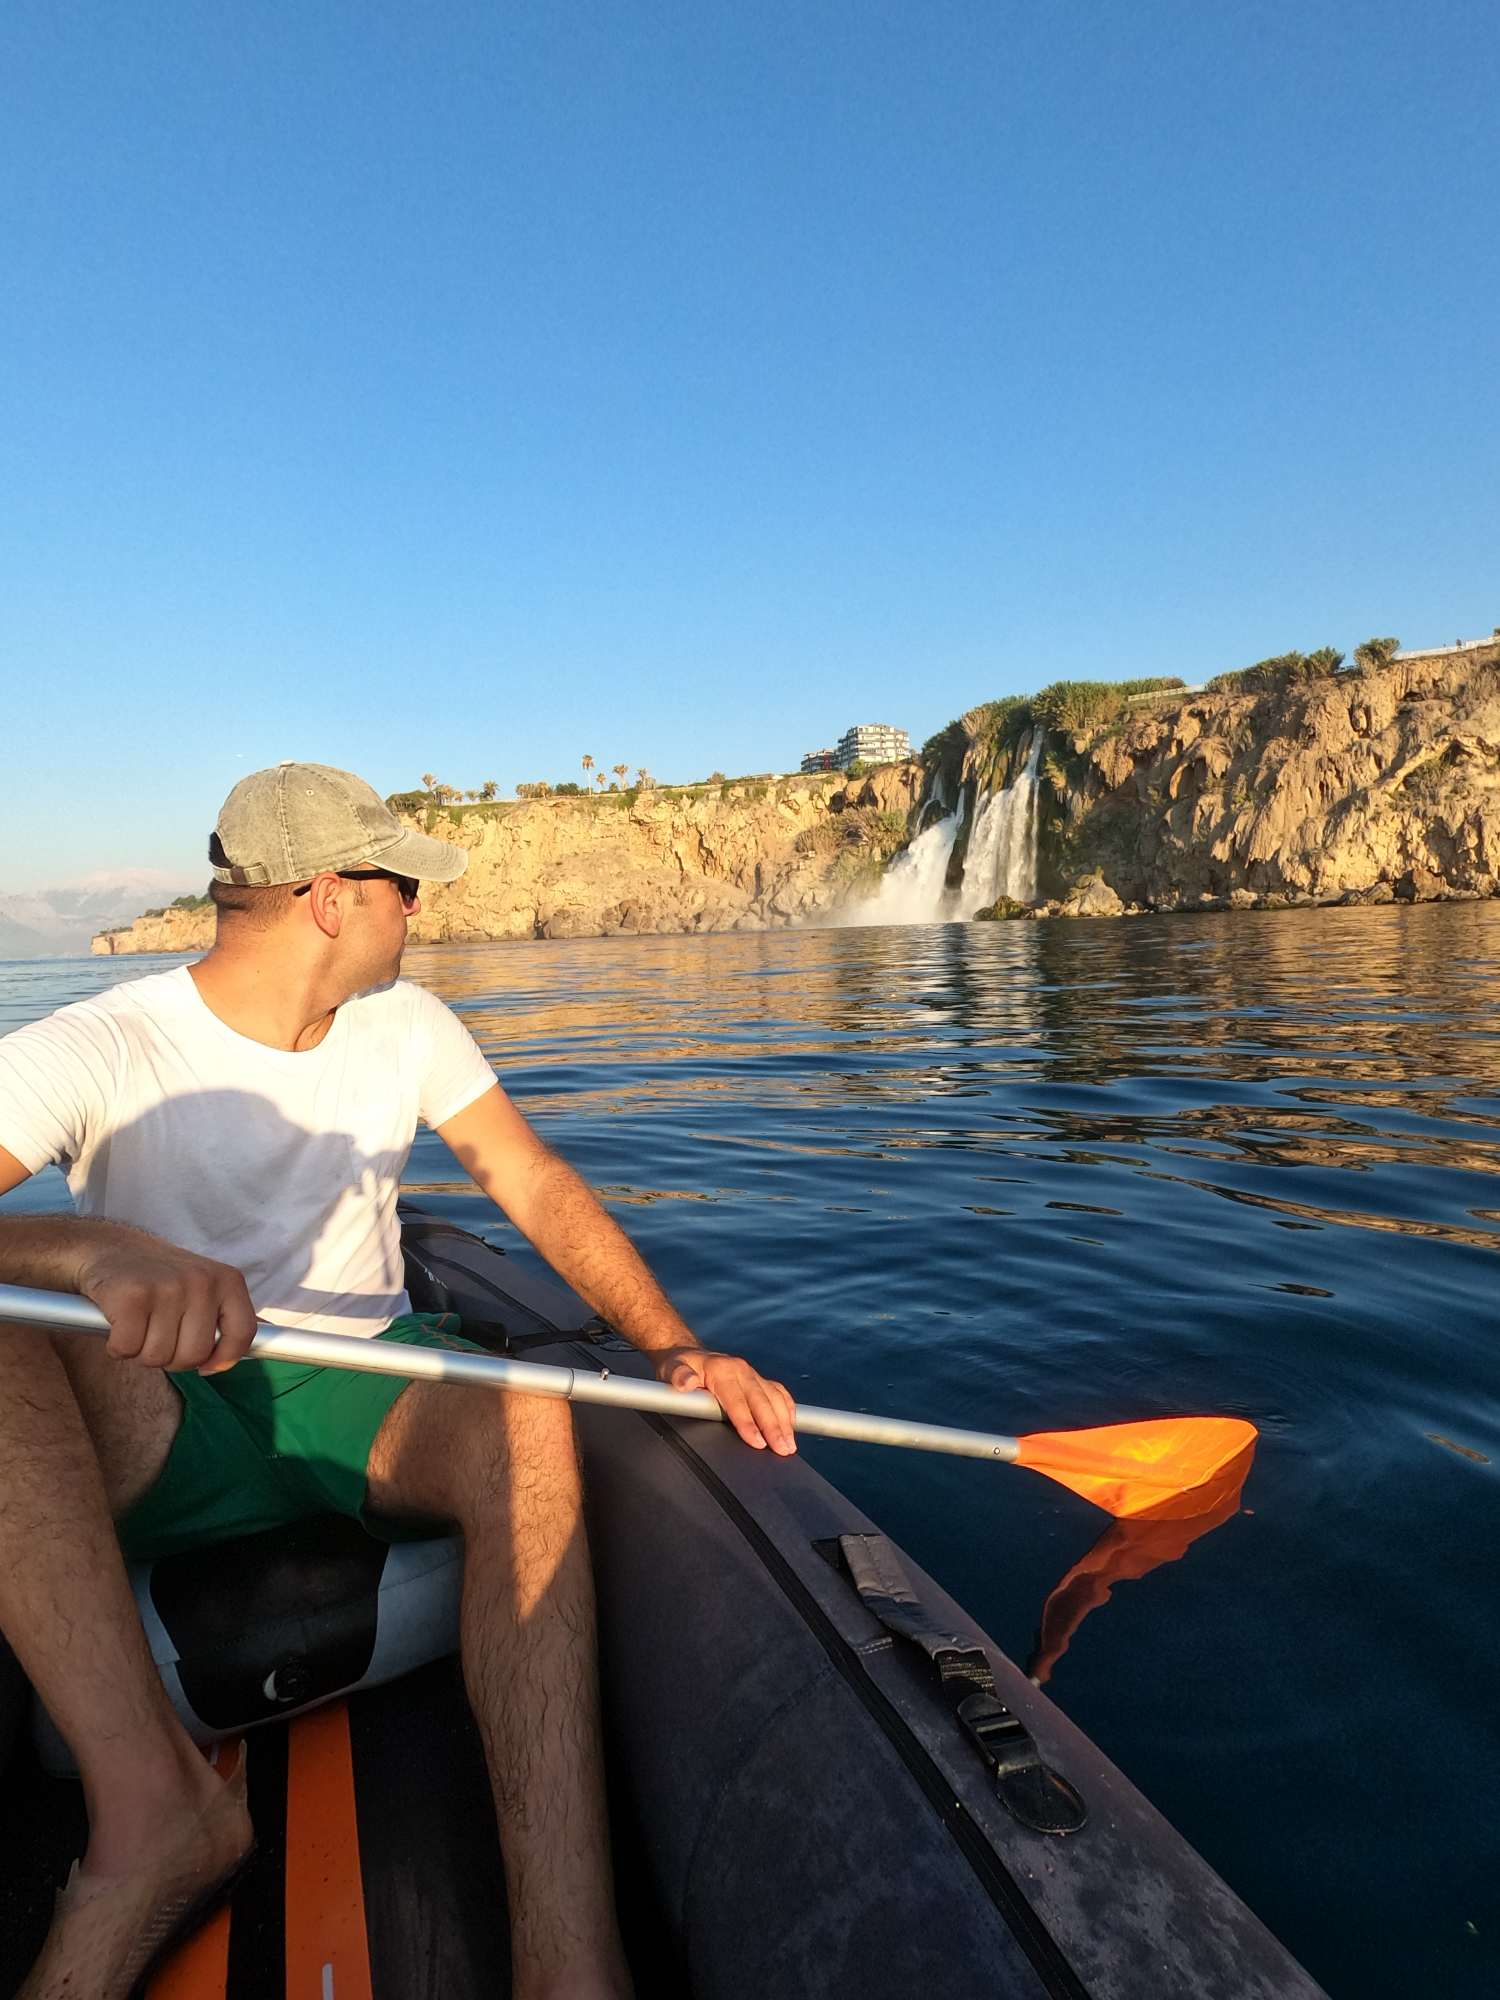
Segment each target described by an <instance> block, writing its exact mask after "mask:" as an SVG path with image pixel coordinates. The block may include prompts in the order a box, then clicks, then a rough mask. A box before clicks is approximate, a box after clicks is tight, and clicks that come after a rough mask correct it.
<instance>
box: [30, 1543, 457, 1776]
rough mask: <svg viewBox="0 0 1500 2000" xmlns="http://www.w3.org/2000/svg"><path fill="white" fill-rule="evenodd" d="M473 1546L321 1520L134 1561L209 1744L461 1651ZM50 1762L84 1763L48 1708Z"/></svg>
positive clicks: (139, 1598)
mask: <svg viewBox="0 0 1500 2000" xmlns="http://www.w3.org/2000/svg"><path fill="white" fill-rule="evenodd" d="M462 1574H463V1542H462V1540H461V1539H460V1538H459V1537H458V1536H456V1535H438V1536H434V1537H433V1538H432V1539H430V1540H426V1541H410V1542H393V1543H387V1542H382V1541H377V1540H376V1539H375V1537H374V1536H372V1535H370V1534H367V1533H366V1531H365V1530H364V1529H363V1528H362V1527H361V1526H360V1524H359V1523H358V1522H357V1521H351V1520H347V1519H345V1518H344V1517H342V1516H339V1515H333V1514H330V1515H322V1516H318V1517H316V1518H314V1519H311V1520H307V1521H299V1522H297V1523H295V1524H294V1525H293V1526H291V1527H282V1528H271V1529H268V1530H267V1531H266V1532H264V1533H263V1534H257V1535H246V1536H243V1537H241V1538H240V1539H238V1540H236V1541H230V1542H221V1543H218V1544H216V1545H215V1546H213V1547H211V1548H205V1549H194V1550H192V1551H191V1552H189V1553H188V1554H185V1555H174V1556H163V1557H159V1558H158V1559H157V1560H156V1561H154V1562H144V1563H132V1564H131V1565H130V1566H129V1576H130V1581H131V1586H132V1588H133V1590H134V1592H135V1600H136V1605H137V1607H138V1609H139V1611H140V1614H141V1623H142V1625H143V1627H144V1628H145V1633H146V1640H147V1643H148V1645H149V1646H150V1648H151V1656H152V1658H153V1659H154V1660H155V1662H156V1666H157V1670H158V1672H159V1673H160V1674H161V1677H162V1680H163V1682H164V1683H165V1685H166V1688H167V1692H168V1693H169V1694H170V1696H171V1698H172V1702H173V1705H174V1707H175V1708H176V1710H177V1712H178V1714H179V1715H180V1716H181V1718H182V1720H183V1723H184V1724H185V1726H186V1727H187V1730H188V1733H189V1734H190V1735H191V1736H192V1737H193V1739H194V1740H195V1742H198V1743H211V1742H213V1741H214V1740H215V1739H216V1738H218V1737H222V1736H238V1735H239V1734H240V1733H241V1732H242V1731H244V1730H246V1729H253V1728H254V1727H255V1726H256V1725H257V1724H258V1723H264V1722H277V1721H282V1720H284V1719H285V1718H286V1717H287V1716H289V1715H295V1714H296V1713H297V1712H298V1711H299V1710H301V1709H306V1708H313V1707H316V1706H317V1704H318V1703H319V1702H324V1701H329V1700H331V1699H332V1698H333V1697H334V1696H335V1695H339V1694H347V1693H349V1692H350V1691H352V1690H353V1689H355V1688H361V1687H378V1686H379V1685H381V1683H383V1682H385V1681H390V1680H394V1679H396V1677H397V1676H398V1675H400V1674H404V1673H409V1672H410V1671H411V1670H412V1669H413V1668H415V1667H420V1666H425V1665H426V1664H427V1662H428V1661H430V1660H437V1659H442V1658H444V1657H445V1656H446V1655H448V1654H450V1653H453V1652H456V1651H457V1649H458V1604H459V1590H460V1585H461V1582H462ZM33 1736H34V1739H35V1742H36V1747H37V1752H38V1755H39V1757H40V1759H41V1762H42V1764H43V1767H44V1768H45V1769H47V1770H49V1771H52V1772H54V1773H57V1774H59V1775H63V1774H67V1773H70V1772H71V1771H72V1769H73V1762H72V1757H71V1754H70V1752H69V1751H68V1749H67V1746H66V1745H65V1744H64V1743H63V1741H62V1738H61V1737H60V1736H59V1735H58V1733H57V1731H56V1729H55V1727H54V1726H53V1724H52V1721H51V1718H50V1717H49V1716H48V1715H47V1713H46V1711H45V1709H44V1708H43V1707H42V1705H41V1704H40V1702H38V1703H37V1704H36V1705H35V1719H34V1725H33Z"/></svg>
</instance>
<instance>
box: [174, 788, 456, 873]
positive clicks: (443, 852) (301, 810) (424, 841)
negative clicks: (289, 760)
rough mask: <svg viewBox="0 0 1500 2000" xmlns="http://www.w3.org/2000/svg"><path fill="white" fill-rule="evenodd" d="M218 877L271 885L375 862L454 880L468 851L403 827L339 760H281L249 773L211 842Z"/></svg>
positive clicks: (388, 868)
mask: <svg viewBox="0 0 1500 2000" xmlns="http://www.w3.org/2000/svg"><path fill="white" fill-rule="evenodd" d="M208 858H209V860H210V861H211V862H212V863H213V871H214V880H215V881H216V882H237V883H241V884H244V885H245V886H247V887H255V888H264V887H269V886H270V885H271V884H272V883H278V882H306V881H308V880H309V879H310V877H312V876H314V875H321V874H324V873H337V872H338V870H340V869H341V868H359V867H363V866H366V865H373V866H375V867H378V868H383V869H385V870H386V872H387V873H388V874H391V875H415V876H416V877H417V879H418V880H419V881H422V882H452V881H453V880H454V879H455V878H456V877H457V876H459V875H462V874H463V872H464V870H465V868H467V867H468V865H469V856H468V851H467V850H466V849H465V848H462V847H456V846H454V844H453V842H452V841H448V840H434V839H432V837H431V836H430V835H429V834H425V833H413V832H412V830H411V828H410V827H406V826H403V825H402V824H401V822H400V820H398V819H397V817H396V815H395V814H394V813H393V812H392V811H391V809H390V807H389V806H388V805H387V804H386V803H385V800H384V799H382V798H381V797H380V795H379V793H378V792H376V791H374V790H373V789H372V788H371V787H370V786H369V785H367V784H366V783H365V781H364V779H363V778H356V777H355V775H354V773H353V772H352V771H339V770H335V768H334V767H333V765H331V764H277V765H275V766H274V767H273V768H272V769H271V770H269V771H252V772H251V773H250V776H249V777H248V778H241V779H240V781H239V783H238V784H237V785H236V786H235V788H234V790H233V791H232V792H231V793H230V794H229V797H228V798H227V799H226V800H225V801H224V805H223V809H222V810H221V812H220V814H219V823H218V825H217V826H216V827H215V828H214V831H213V837H212V838H211V839H210V841H209V843H208Z"/></svg>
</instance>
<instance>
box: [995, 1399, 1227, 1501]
mask: <svg viewBox="0 0 1500 2000" xmlns="http://www.w3.org/2000/svg"><path fill="white" fill-rule="evenodd" d="M1255 1437H1256V1431H1255V1426H1254V1424H1248V1423H1246V1422H1245V1421H1244V1419H1243V1418H1241V1417H1151V1418H1148V1419H1147V1421H1146V1422H1144V1423H1139V1424H1107V1425H1105V1426H1104V1428H1103V1429H1102V1430H1092V1431H1035V1432H1033V1433H1032V1435H1031V1436H1030V1437H1023V1438H1018V1439H1017V1440H1016V1442H1017V1444H1019V1446H1020V1447H1021V1449H1020V1451H1019V1452H1018V1453H1017V1455H1016V1463H1017V1465H1029V1466H1030V1467H1031V1470H1032V1471H1033V1472H1040V1473H1041V1474H1042V1475H1043V1476H1044V1477H1045V1478H1047V1479H1055V1480H1056V1481H1057V1483H1058V1485H1059V1486H1066V1487H1069V1488H1070V1489H1071V1490H1072V1491H1073V1492H1074V1493H1081V1494H1082V1495H1083V1497H1084V1499H1085V1500H1092V1501H1093V1503H1094V1505H1095V1506H1096V1507H1103V1508H1104V1509H1105V1511H1106V1512H1107V1513H1110V1514H1114V1515H1117V1516H1122V1517H1123V1516H1129V1515H1133V1514H1149V1513H1152V1512H1154V1511H1156V1510H1157V1509H1158V1508H1160V1507H1161V1505H1162V1503H1163V1502H1164V1501H1167V1500H1170V1499H1171V1498H1172V1496H1173V1495H1174V1494H1177V1493H1189V1492H1191V1491H1192V1490H1193V1489H1194V1488H1195V1487H1199V1486H1205V1485H1207V1484H1208V1483H1209V1482H1210V1481H1211V1480H1213V1479H1215V1478H1217V1477H1218V1475H1219V1474H1220V1473H1221V1472H1223V1470H1224V1468H1225V1467H1226V1466H1227V1465H1228V1464H1229V1462H1230V1461H1231V1459H1233V1458H1234V1457H1235V1456H1236V1455H1237V1454H1238V1453H1239V1452H1242V1451H1246V1450H1248V1448H1249V1447H1250V1446H1251V1445H1252V1444H1253V1443H1254V1442H1255Z"/></svg>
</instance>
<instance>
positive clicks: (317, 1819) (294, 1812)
mask: <svg viewBox="0 0 1500 2000" xmlns="http://www.w3.org/2000/svg"><path fill="white" fill-rule="evenodd" d="M286 2000H371V1993H370V1945H369V1940H368V1938H367V1937H366V1935H365V1892H364V1884H363V1883H362V1881H361V1879H360V1870H359V1829H358V1826H357V1824H356V1821H355V1816H354V1759H353V1755H352V1753H351V1750H350V1747H349V1712H348V1710H347V1709H346V1708H345V1707H344V1704H343V1703H342V1702H341V1701H340V1702H333V1703H331V1704H330V1706H329V1707H327V1708H320V1709H315V1710H314V1712H313V1713H312V1714H311V1715H304V1716H300V1717H299V1718H298V1719H297V1721H295V1722H294V1723H293V1724H292V1726H291V1731H290V1738H289V1742H288V1746H287V1775H286Z"/></svg>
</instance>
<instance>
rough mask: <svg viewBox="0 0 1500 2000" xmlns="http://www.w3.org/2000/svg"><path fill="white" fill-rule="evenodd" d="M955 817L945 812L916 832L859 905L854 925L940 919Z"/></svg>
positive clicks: (955, 833)
mask: <svg viewBox="0 0 1500 2000" xmlns="http://www.w3.org/2000/svg"><path fill="white" fill-rule="evenodd" d="M959 817H960V816H959V815H958V814H957V813H949V815H948V817H947V818H946V819H940V820H939V821H938V822H937V824H936V825H935V826H930V827H928V829H927V831H926V832H925V833H919V834H918V835H917V837H916V839H915V840H914V841H913V842H912V844H911V846H910V847H908V848H907V849H906V851H905V852H904V853H903V854H898V855H897V856H896V859H895V860H894V861H893V862H892V863H891V865H890V867H889V868H888V869H887V870H886V872H885V875H884V877H883V878H882V880H881V884H880V887H879V888H878V889H877V890H876V891H875V894H874V895H873V896H870V897H869V898H867V899H866V901H865V902H863V903H861V904H860V906H859V909H858V911H857V912H856V913H855V915H854V918H853V921H854V922H855V923H858V924H937V923H941V922H942V921H943V920H944V917H945V916H946V914H947V912H946V911H945V910H944V909H943V877H944V876H945V875H946V874H947V872H948V856H949V855H950V854H951V853H952V852H953V843H954V841H955V840H956V839H957V838H958V828H959Z"/></svg>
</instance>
